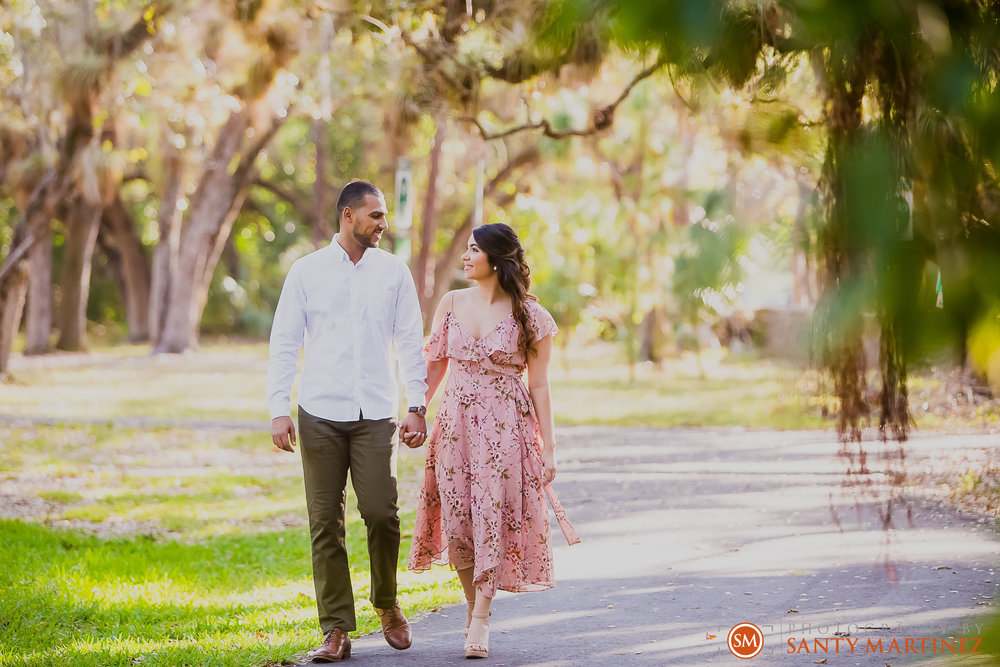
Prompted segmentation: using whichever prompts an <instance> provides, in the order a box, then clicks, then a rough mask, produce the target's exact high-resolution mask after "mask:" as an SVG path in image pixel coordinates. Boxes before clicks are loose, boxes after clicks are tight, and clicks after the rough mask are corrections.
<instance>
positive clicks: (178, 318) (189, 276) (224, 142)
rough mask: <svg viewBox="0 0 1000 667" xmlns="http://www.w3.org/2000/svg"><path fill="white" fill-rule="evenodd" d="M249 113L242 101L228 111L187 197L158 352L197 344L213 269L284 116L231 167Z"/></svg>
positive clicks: (248, 124) (172, 350)
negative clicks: (257, 166)
mask: <svg viewBox="0 0 1000 667" xmlns="http://www.w3.org/2000/svg"><path fill="white" fill-rule="evenodd" d="M252 117H253V110H252V109H251V108H249V107H248V106H246V105H244V106H243V108H241V109H240V110H239V111H236V112H234V113H233V114H232V115H231V116H230V118H229V120H228V121H227V122H226V124H225V125H224V126H223V127H222V130H221V131H220V132H219V139H218V141H217V142H216V145H215V149H214V150H213V152H212V156H211V158H210V159H209V160H208V163H207V165H206V167H205V172H204V174H203V176H202V179H201V182H200V183H199V184H198V188H197V189H196V190H195V193H194V196H193V197H192V198H191V206H190V208H189V210H188V214H187V216H185V221H184V226H183V229H182V230H181V240H180V255H179V260H178V266H177V270H176V271H175V272H173V273H172V274H171V276H170V286H169V294H168V300H167V309H166V319H165V322H164V327H163V331H162V335H161V336H160V340H159V342H158V344H157V346H156V351H157V352H175V353H176V352H184V351H186V350H189V349H193V348H195V347H197V344H198V324H199V322H200V320H201V314H202V311H203V310H204V308H205V300H206V299H207V297H208V288H209V285H210V283H211V280H212V273H213V272H214V270H215V265H216V264H217V263H218V261H219V256H220V255H221V253H222V248H223V246H224V244H225V242H226V238H227V237H228V236H229V232H230V231H231V230H232V226H233V221H234V220H235V219H236V215H237V214H238V213H239V210H240V208H241V207H242V205H243V200H244V199H245V198H246V195H247V190H248V188H249V187H250V184H251V183H252V182H253V177H254V171H255V170H254V166H253V163H254V160H255V159H256V157H257V155H258V154H259V153H260V151H261V150H263V149H264V146H265V145H266V144H267V142H268V141H270V139H271V138H272V137H273V136H274V134H275V133H276V132H277V130H278V128H279V127H280V125H281V123H282V122H283V119H280V118H274V119H272V125H271V127H270V128H269V129H268V131H267V132H264V133H263V136H262V137H261V139H260V141H258V142H257V143H256V144H254V145H253V146H251V147H250V148H249V149H247V150H246V152H245V153H243V154H242V155H241V160H240V164H239V166H238V167H237V168H236V169H235V170H234V171H233V172H232V173H230V170H229V168H228V167H229V165H230V163H231V162H232V161H233V160H234V159H235V158H236V157H237V155H238V154H239V153H240V148H241V144H242V140H243V137H244V135H245V134H246V130H247V128H248V127H249V126H250V119H251V118H252ZM285 118H287V114H286V115H285Z"/></svg>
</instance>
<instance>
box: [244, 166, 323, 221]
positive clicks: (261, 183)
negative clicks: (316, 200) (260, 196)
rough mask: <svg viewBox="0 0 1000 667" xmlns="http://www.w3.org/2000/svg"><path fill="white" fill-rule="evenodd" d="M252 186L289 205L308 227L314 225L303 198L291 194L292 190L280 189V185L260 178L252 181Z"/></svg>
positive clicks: (309, 208)
mask: <svg viewBox="0 0 1000 667" xmlns="http://www.w3.org/2000/svg"><path fill="white" fill-rule="evenodd" d="M252 185H256V186H257V187H259V188H263V189H265V190H267V191H268V192H271V193H272V194H274V196H276V197H277V198H278V199H281V200H284V201H285V202H287V203H288V204H290V205H291V207H292V208H294V209H295V210H296V211H297V212H298V214H299V215H301V216H302V218H303V219H304V220H306V221H307V222H308V223H309V225H310V226H311V225H313V224H314V223H315V220H313V214H312V211H311V207H310V206H309V204H308V203H307V202H306V200H305V199H304V198H303V197H301V196H299V194H298V193H296V192H293V191H292V190H288V189H286V188H284V187H282V186H281V184H279V183H275V182H274V181H269V180H264V179H263V178H261V177H260V176H258V177H257V178H255V179H254V181H253V183H252ZM264 217H267V216H264Z"/></svg>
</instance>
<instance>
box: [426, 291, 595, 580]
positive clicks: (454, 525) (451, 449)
mask: <svg viewBox="0 0 1000 667" xmlns="http://www.w3.org/2000/svg"><path fill="white" fill-rule="evenodd" d="M525 306H526V308H527V310H528V318H529V325H530V328H531V330H532V332H533V334H534V340H539V339H541V338H544V337H545V336H548V335H549V334H555V333H556V332H557V331H558V329H557V327H556V323H555V321H554V320H553V319H552V316H551V315H549V313H548V311H546V310H545V309H544V308H543V307H542V306H541V305H539V304H538V303H537V302H535V301H529V302H527V303H526V304H525ZM519 331H520V329H519V325H518V324H517V320H516V319H515V318H514V316H513V315H508V316H507V318H506V319H505V320H504V321H503V322H501V323H500V324H498V325H497V326H496V327H495V328H494V329H493V331H491V332H489V333H488V334H486V335H485V336H483V337H482V338H480V339H479V340H476V339H475V338H473V337H472V335H471V334H469V333H468V332H467V331H466V330H465V328H464V327H463V326H462V324H461V322H459V321H458V319H457V318H456V317H455V316H454V314H453V313H451V312H448V314H447V315H446V316H445V318H444V320H442V322H441V324H440V325H439V327H438V328H437V330H435V331H434V332H433V333H432V334H431V337H430V340H429V341H428V343H427V345H426V346H425V347H424V356H425V357H426V358H427V359H428V360H429V361H435V360H439V359H444V358H445V357H447V358H448V359H449V360H450V370H449V373H448V382H447V384H446V385H445V390H444V397H443V398H442V400H441V403H440V405H439V406H438V411H437V416H436V417H435V420H434V427H433V428H432V429H431V435H430V438H429V439H428V445H427V461H426V465H425V468H424V483H423V488H422V490H421V492H420V502H419V505H418V507H417V520H416V526H415V527H414V530H413V544H412V546H411V548H410V561H409V567H410V569H411V570H426V569H428V568H429V567H430V566H431V564H432V563H438V564H446V563H450V564H451V565H452V566H453V567H455V568H456V569H465V568H467V567H470V566H474V568H475V569H474V571H473V572H474V574H473V577H474V581H475V582H476V585H477V586H478V588H479V590H480V591H481V592H482V593H483V594H484V595H487V596H489V597H492V596H493V595H495V594H496V591H497V589H501V590H505V591H512V592H518V591H539V590H544V589H547V588H552V586H553V585H555V584H554V578H553V574H552V544H551V540H550V538H549V516H548V508H547V507H546V506H545V497H546V495H547V496H548V498H549V502H551V503H552V508H553V509H554V510H555V514H556V518H557V520H558V521H559V525H560V526H561V527H562V531H563V535H565V537H566V541H567V542H569V543H570V544H576V543H577V542H579V541H580V540H579V538H578V537H577V536H576V533H575V532H574V530H573V527H572V526H571V525H570V523H569V520H568V518H567V517H566V513H565V511H563V508H562V505H561V504H560V503H559V499H558V498H557V497H556V495H555V493H554V492H553V491H552V488H551V487H550V486H548V485H543V483H542V468H543V465H542V456H541V432H540V429H539V426H538V417H537V416H536V415H535V409H534V406H533V405H532V403H531V398H530V397H529V395H528V389H527V387H526V386H525V384H524V380H523V379H522V377H521V375H522V373H523V372H524V369H525V368H526V365H525V359H524V355H523V354H522V353H521V352H520V351H519V350H518V349H517V338H518V333H519Z"/></svg>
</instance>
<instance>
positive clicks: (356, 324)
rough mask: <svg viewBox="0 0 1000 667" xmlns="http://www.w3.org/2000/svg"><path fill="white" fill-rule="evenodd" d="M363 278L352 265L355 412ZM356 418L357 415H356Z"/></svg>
mask: <svg viewBox="0 0 1000 667" xmlns="http://www.w3.org/2000/svg"><path fill="white" fill-rule="evenodd" d="M360 283H361V278H360V276H359V275H358V265H357V264H355V265H353V266H352V267H351V342H352V345H351V353H352V355H353V358H354V374H353V378H354V404H355V405H356V406H357V407H356V408H355V410H354V414H355V415H356V416H357V415H359V414H360V413H361V410H362V405H361V328H362V327H361V295H360V291H361V284H360ZM355 418H356V417H355Z"/></svg>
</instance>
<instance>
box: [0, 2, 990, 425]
mask: <svg viewBox="0 0 1000 667" xmlns="http://www.w3.org/2000/svg"><path fill="white" fill-rule="evenodd" d="M998 21H1000V11H998V10H997V9H996V8H994V7H993V5H991V4H990V3H986V2H980V1H973V0H967V1H961V0H954V1H953V0H948V1H945V0H937V1H933V0H927V1H923V2H916V1H912V2H896V1H893V2H890V1H889V0H877V1H874V2H869V3H846V4H845V3H840V2H834V1H833V0H826V1H822V0H821V1H819V2H817V1H815V0H813V1H810V2H808V3H806V2H799V1H796V0H775V1H773V2H765V3H757V2H755V3H747V2H742V1H738V0H707V1H706V0H664V1H663V2H657V3H648V2H645V1H643V0H618V1H614V2H612V1H611V0H518V1H516V2H504V3H498V2H493V1H491V0H463V1H461V2H459V1H457V0H441V1H435V2H432V1H416V2H414V1H407V2H399V1H397V0H378V1H376V2H367V3H356V2H353V1H351V0H316V1H313V2H291V1H288V0H235V1H228V2H223V1H221V0H218V1H210V2H197V3H195V2H187V1H184V0H170V1H164V2H159V3H143V2H135V1H133V0H86V1H84V2H69V1H65V0H13V1H12V2H7V3H4V4H3V6H2V7H0V244H2V246H0V247H2V251H0V256H2V257H3V258H4V259H3V263H2V267H0V371H4V370H6V368H7V363H8V359H9V355H10V353H11V350H12V349H14V346H15V342H17V345H18V349H22V347H21V346H23V351H24V352H25V353H27V354H44V353H46V352H48V351H50V350H51V349H52V347H57V348H59V349H67V350H73V349H82V348H84V347H86V345H87V342H88V341H87V332H88V325H89V329H90V330H91V331H92V332H93V331H95V330H97V331H99V332H103V337H104V338H106V339H110V340H113V341H114V340H126V339H127V340H130V341H132V342H137V343H138V342H143V343H148V344H149V345H150V346H151V349H153V350H155V351H160V352H181V351H184V350H188V349H192V348H194V347H197V344H198V340H199V336H200V335H202V334H230V335H233V334H235V335H245V336H250V337H258V338H259V337H263V336H265V335H266V333H267V331H268V328H269V326H270V316H271V313H272V311H273V307H274V303H275V302H276V300H277V295H278V293H279V291H280V288H281V282H282V280H283V277H284V274H285V272H286V271H287V269H288V266H289V265H290V263H291V262H292V261H293V260H294V259H295V258H297V257H299V256H301V255H302V254H304V253H306V252H308V251H310V250H312V249H313V248H316V247H319V246H321V245H324V244H325V243H327V242H328V240H329V238H330V236H331V235H332V233H334V232H335V231H336V224H337V221H336V215H335V212H334V206H333V204H334V202H335V198H336V196H337V194H338V192H339V189H340V187H341V186H342V185H343V184H344V183H345V182H347V181H348V180H349V179H351V178H364V179H367V180H371V181H373V182H375V183H376V184H378V185H380V186H381V187H382V188H383V189H384V190H385V191H386V193H387V195H388V196H389V199H390V201H391V200H392V198H393V196H392V195H393V193H392V188H393V182H394V173H395V168H396V165H397V161H398V159H399V158H407V159H409V160H411V161H412V163H413V174H414V186H415V187H414V193H415V194H416V202H415V206H414V208H413V210H414V224H413V227H412V228H411V230H410V238H409V241H410V244H409V245H410V247H411V248H412V251H411V253H410V264H411V269H412V271H413V273H414V279H415V282H416V284H417V286H418V292H419V295H420V298H421V304H422V308H423V310H424V312H425V314H430V313H433V310H434V307H435V305H436V303H437V301H438V300H439V299H440V297H441V295H442V294H443V293H444V292H445V291H446V290H447V289H449V288H451V287H453V286H455V285H456V284H459V283H458V282H457V281H458V280H459V279H460V275H461V274H460V273H459V272H458V271H457V268H458V266H459V260H458V258H459V256H460V255H461V252H462V250H463V248H464V247H465V243H466V241H467V239H468V235H469V233H470V231H471V229H472V227H473V226H474V225H476V224H480V223H481V222H487V221H505V222H508V223H510V224H512V225H513V226H514V227H515V228H516V229H517V230H518V231H519V233H520V234H521V235H522V238H523V239H524V240H525V243H526V246H527V249H528V253H529V256H530V260H531V265H532V268H533V278H534V291H535V292H536V293H537V294H538V295H539V296H540V297H541V298H542V300H543V302H544V303H545V304H546V305H547V306H549V307H550V309H551V310H552V312H553V314H554V315H555V316H556V317H557V320H558V321H559V325H560V327H561V328H562V330H563V332H564V335H563V336H561V337H560V341H559V342H560V343H561V344H569V343H570V341H577V342H585V341H586V340H589V339H593V338H603V339H608V340H615V341H619V342H620V343H621V344H622V345H623V347H624V349H625V351H626V358H627V359H628V361H629V363H630V365H631V366H632V367H634V366H635V365H636V364H638V363H640V362H653V363H656V362H657V361H658V360H660V359H662V358H663V357H664V356H665V355H669V354H675V353H677V351H678V350H681V349H685V348H695V349H697V348H700V347H702V346H705V345H718V344H719V343H720V342H721V343H722V344H725V345H729V346H732V345H734V344H735V345H737V346H739V345H750V344H752V343H753V344H757V345H766V344H767V338H768V336H769V335H771V336H772V337H774V336H776V335H777V334H787V333H788V332H787V329H788V327H787V326H786V325H776V324H774V323H775V322H786V323H787V322H789V321H793V320H794V319H795V318H798V319H799V320H804V318H805V317H806V316H807V315H808V314H809V313H812V312H813V310H814V307H815V314H816V319H815V325H814V326H813V327H812V329H813V331H814V332H815V333H816V335H815V336H814V340H815V342H816V346H815V352H816V355H815V359H816V360H817V361H818V362H820V363H822V364H823V365H824V366H825V367H826V368H828V369H829V370H830V373H831V377H832V379H833V384H834V389H835V393H836V395H837V397H838V398H839V400H840V403H841V406H842V409H841V410H840V428H841V431H842V433H843V434H845V436H848V437H859V436H860V432H859V428H860V425H861V424H862V423H863V420H865V419H867V418H873V419H874V420H875V422H876V423H878V424H880V425H881V427H882V428H883V429H884V431H883V432H884V433H886V434H893V435H895V436H896V437H899V438H905V436H906V431H907V424H908V421H907V416H908V410H909V408H908V404H907V396H908V392H907V377H908V374H909V373H910V372H911V369H912V368H913V367H914V365H915V364H920V363H922V361H924V360H927V359H941V358H943V356H944V357H947V358H949V359H950V361H951V362H952V363H955V364H957V365H960V366H961V365H965V364H969V365H970V367H971V368H972V369H973V370H974V371H975V372H976V373H978V376H977V377H978V378H980V380H982V379H985V378H992V380H993V382H994V384H998V383H1000V353H998V349H1000V342H998V341H1000V335H998V319H997V318H998V314H1000V305H998V288H997V287H996V286H997V285H998V284H1000V275H998V274H1000V261H998V260H1000V257H998V253H1000V243H998V239H997V232H996V229H997V225H996V213H997V202H1000V198H998V196H997V195H998V190H997V187H996V186H997V181H996V173H995V168H994V165H995V163H996V161H997V159H998V157H1000V155H998V151H1000V133H998V132H997V130H996V128H998V127H1000V122H998V120H1000V119H998V114H1000V97H998V91H997V83H996V82H997V80H998V79H997V74H998V68H1000V51H998V47H997V44H1000V39H998V37H1000V34H998ZM480 198H481V200H480ZM386 245H387V246H389V249H392V248H391V245H392V244H391V243H387V244H386ZM939 286H940V288H939ZM939 306H940V307H939ZM776 311H780V313H785V314H786V315H787V314H788V313H791V314H793V315H795V317H792V318H791V319H789V318H788V317H784V316H780V317H779V316H775V315H774V313H775V312H776ZM755 313H757V317H756V318H755V317H754V314H755ZM782 317H784V319H782ZM19 336H20V338H18V337H19ZM778 345H779V347H780V344H778ZM871 370H874V371H876V375H875V377H870V373H869V371H871ZM980 380H976V382H977V383H981V381H980Z"/></svg>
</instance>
